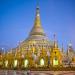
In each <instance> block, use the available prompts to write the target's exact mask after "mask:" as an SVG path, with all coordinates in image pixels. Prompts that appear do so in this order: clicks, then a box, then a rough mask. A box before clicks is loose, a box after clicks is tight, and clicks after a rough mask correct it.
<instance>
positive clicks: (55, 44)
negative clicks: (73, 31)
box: [54, 34, 58, 48]
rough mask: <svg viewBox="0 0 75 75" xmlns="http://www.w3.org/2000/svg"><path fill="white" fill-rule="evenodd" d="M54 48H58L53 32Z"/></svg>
mask: <svg viewBox="0 0 75 75" xmlns="http://www.w3.org/2000/svg"><path fill="white" fill-rule="evenodd" d="M54 48H58V43H57V41H56V34H54Z"/></svg>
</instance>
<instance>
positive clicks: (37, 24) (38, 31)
mask: <svg viewBox="0 0 75 75" xmlns="http://www.w3.org/2000/svg"><path fill="white" fill-rule="evenodd" d="M30 35H43V36H45V33H44V31H43V28H42V26H41V20H40V9H39V2H38V0H37V7H36V16H35V21H34V26H33V28H32V30H31V32H30Z"/></svg>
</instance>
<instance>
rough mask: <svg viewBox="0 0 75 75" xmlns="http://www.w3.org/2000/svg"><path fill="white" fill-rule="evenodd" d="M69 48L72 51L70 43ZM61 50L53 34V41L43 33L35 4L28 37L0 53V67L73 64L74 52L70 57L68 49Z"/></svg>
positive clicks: (17, 67)
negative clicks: (5, 51)
mask: <svg viewBox="0 0 75 75" xmlns="http://www.w3.org/2000/svg"><path fill="white" fill-rule="evenodd" d="M69 49H70V50H69V51H71V52H70V53H72V52H73V51H72V50H71V49H72V46H71V45H70V47H69ZM63 50H64V49H63V48H62V49H60V48H59V46H58V42H57V40H56V38H55V35H54V41H50V40H49V39H48V38H47V36H46V34H45V33H44V31H43V28H42V25H41V21H40V10H39V6H37V7H36V16H35V22H34V26H33V28H32V30H31V32H30V34H29V36H28V38H27V39H26V40H24V41H23V42H20V44H19V46H17V47H16V48H13V49H11V50H10V51H8V52H7V53H0V67H1V68H6V69H14V68H16V69H24V68H28V69H29V68H40V67H44V68H49V67H51V66H53V67H56V66H59V67H60V66H64V65H65V64H69V63H70V62H71V63H72V64H73V65H74V63H75V53H74V52H73V56H72V57H71V58H70V57H69V56H70V53H68V51H67V53H65V52H64V51H63Z"/></svg>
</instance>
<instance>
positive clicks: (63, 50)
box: [62, 43, 64, 52]
mask: <svg viewBox="0 0 75 75" xmlns="http://www.w3.org/2000/svg"><path fill="white" fill-rule="evenodd" d="M62 52H64V47H63V43H62Z"/></svg>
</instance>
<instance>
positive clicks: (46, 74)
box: [0, 70, 75, 75]
mask: <svg viewBox="0 0 75 75" xmlns="http://www.w3.org/2000/svg"><path fill="white" fill-rule="evenodd" d="M0 75H75V71H15V70H8V71H5V70H0Z"/></svg>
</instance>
